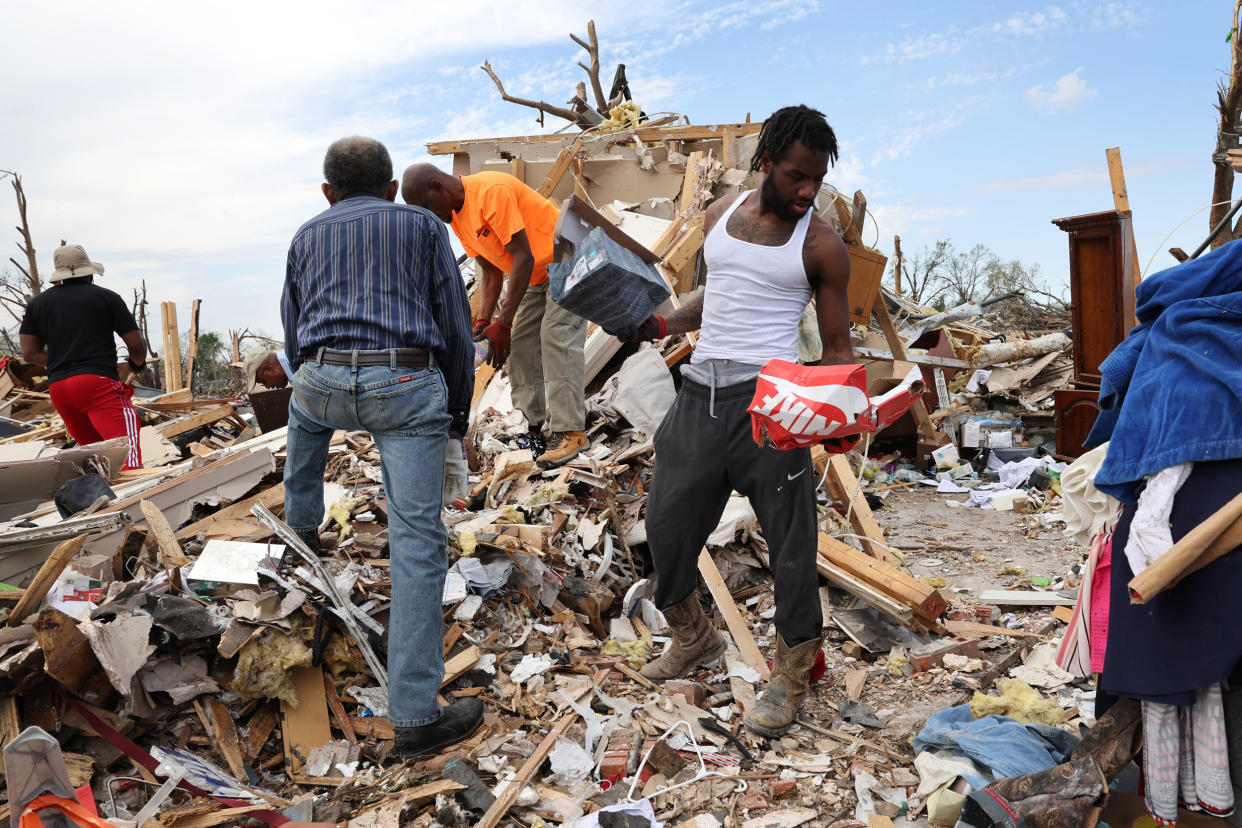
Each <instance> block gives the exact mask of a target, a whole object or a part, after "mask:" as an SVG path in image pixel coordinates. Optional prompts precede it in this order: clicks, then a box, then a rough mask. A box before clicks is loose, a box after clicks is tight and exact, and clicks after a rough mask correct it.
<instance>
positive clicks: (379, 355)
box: [306, 348, 431, 368]
mask: <svg viewBox="0 0 1242 828" xmlns="http://www.w3.org/2000/svg"><path fill="white" fill-rule="evenodd" d="M306 358H307V360H309V361H311V362H320V363H323V364H324V365H351V366H352V365H366V366H373V365H387V366H389V367H391V368H426V367H427V366H428V365H430V364H431V354H429V353H428V352H427V351H425V350H423V349H422V348H389V349H387V350H383V351H360V350H359V351H342V350H338V349H336V348H318V349H316V350H314V351H312V352H311V353H310V354H308V355H307V357H306Z"/></svg>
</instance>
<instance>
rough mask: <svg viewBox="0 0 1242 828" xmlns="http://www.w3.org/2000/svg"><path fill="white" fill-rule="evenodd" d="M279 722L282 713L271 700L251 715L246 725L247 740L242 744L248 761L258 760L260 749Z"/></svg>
mask: <svg viewBox="0 0 1242 828" xmlns="http://www.w3.org/2000/svg"><path fill="white" fill-rule="evenodd" d="M279 722H280V713H279V712H278V708H277V707H276V705H275V704H273V703H271V702H269V703H267V704H265V705H263V706H262V707H260V708H259V710H258V712H256V713H255V714H254V715H253V716H251V717H250V722H249V724H247V726H246V741H245V744H243V745H242V747H243V748H244V750H245V756H246V759H247V760H248V761H250V762H254V761H257V760H258V758H259V751H261V750H263V746H264V745H265V744H267V740H268V737H270V736H271V735H272V731H273V730H275V729H276V725H277V724H279Z"/></svg>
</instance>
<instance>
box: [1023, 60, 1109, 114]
mask: <svg viewBox="0 0 1242 828" xmlns="http://www.w3.org/2000/svg"><path fill="white" fill-rule="evenodd" d="M1082 69H1083V68H1082V67H1081V66H1079V67H1078V68H1077V69H1075V70H1074V71H1073V72H1070V73H1069V74H1066V75H1062V76H1061V77H1059V78H1057V79H1056V81H1054V82H1053V83H1051V84H1047V83H1045V84H1041V85H1039V86H1032V87H1031V88H1030V89H1028V90H1026V99H1027V100H1028V101H1030V102H1031V105H1032V106H1034V107H1035V108H1036V109H1038V110H1040V111H1041V112H1066V111H1069V110H1072V109H1076V108H1077V107H1078V106H1079V105H1080V104H1082V103H1085V102H1087V101H1089V100H1091V99H1092V98H1094V97H1095V96H1096V95H1098V94H1100V92H1099V90H1098V89H1091V88H1089V87H1088V86H1087V82H1086V81H1084V80H1083V79H1082V78H1081V77H1079V75H1078V73H1079V72H1081V71H1082Z"/></svg>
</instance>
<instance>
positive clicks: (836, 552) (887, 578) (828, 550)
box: [819, 533, 949, 621]
mask: <svg viewBox="0 0 1242 828" xmlns="http://www.w3.org/2000/svg"><path fill="white" fill-rule="evenodd" d="M819 554H820V556H821V557H823V558H825V559H826V560H827V561H828V562H829V563H830V564H832V565H833V566H835V567H837V568H838V569H840V570H842V571H844V572H847V573H849V574H850V575H851V576H853V577H854V578H856V579H858V580H860V581H862V582H864V583H866V584H867V585H868V586H870V587H871V588H873V589H875V590H878V591H879V592H882V593H884V594H885V595H888V596H889V597H891V598H892V599H893V600H894V601H897V602H899V603H901V604H905V605H906V606H908V607H910V608H911V609H912V610H914V612H915V613H916V614H917V615H918V616H919V617H920V618H924V619H926V620H928V621H935V620H936V619H937V618H939V617H940V616H941V615H943V614H944V612H945V610H947V609H948V608H949V603H948V601H946V600H945V599H944V596H943V595H941V594H940V592H939V591H938V590H937V589H935V588H934V587H930V586H928V585H927V584H925V583H923V582H922V581H920V580H918V579H917V578H915V577H913V576H912V575H909V574H907V573H905V572H902V571H901V570H900V569H896V568H894V567H891V566H888V565H887V564H884V563H883V562H881V561H877V560H875V559H874V558H869V557H867V556H866V555H865V554H863V553H862V552H859V551H858V550H857V549H855V548H854V547H852V546H849V545H847V544H845V543H842V542H841V541H839V540H837V539H836V538H834V537H832V536H831V535H825V534H822V533H821V534H820V536H819Z"/></svg>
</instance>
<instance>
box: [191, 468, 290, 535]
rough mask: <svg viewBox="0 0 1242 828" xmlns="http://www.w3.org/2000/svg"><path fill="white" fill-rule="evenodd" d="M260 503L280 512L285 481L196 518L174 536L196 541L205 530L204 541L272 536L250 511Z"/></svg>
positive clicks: (282, 506) (283, 499) (283, 498)
mask: <svg viewBox="0 0 1242 828" xmlns="http://www.w3.org/2000/svg"><path fill="white" fill-rule="evenodd" d="M256 503H262V504H263V506H264V507H266V508H267V509H269V510H271V511H273V512H276V511H278V510H280V509H283V508H284V503H285V484H284V483H283V482H282V483H277V484H276V485H275V486H272V487H271V488H270V489H264V490H263V491H261V492H259V493H258V494H256V495H252V496H250V497H248V498H246V499H245V500H239V501H237V502H236V503H234V504H232V505H230V506H225V507H224V508H223V509H221V510H220V511H218V512H216V513H214V514H211V515H208V516H207V517H205V518H203V519H202V520H196V521H194V522H193V523H191V524H189V525H188V526H186V527H184V528H182V529H178V530H177V534H176V535H175V536H174V537H176V539H177V540H179V541H184V540H192V539H193V538H196V537H198V536H199V534H200V533H201V534H202V536H203V540H212V539H220V540H231V541H251V542H254V541H259V540H262V539H263V538H267V537H271V535H272V530H271V529H268V528H267V527H266V526H264V525H263V524H262V523H259V519H258V518H256V517H254V516H253V515H251V514H250V510H251V508H253V507H254V505H255V504H256Z"/></svg>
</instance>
